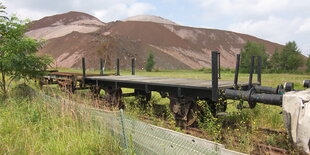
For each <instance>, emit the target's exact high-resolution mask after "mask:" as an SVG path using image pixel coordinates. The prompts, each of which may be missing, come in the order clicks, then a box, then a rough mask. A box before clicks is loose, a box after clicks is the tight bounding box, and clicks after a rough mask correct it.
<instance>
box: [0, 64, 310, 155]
mask: <svg viewBox="0 0 310 155" xmlns="http://www.w3.org/2000/svg"><path fill="white" fill-rule="evenodd" d="M60 70H61V71H65V72H81V71H80V70H73V69H60ZM114 72H115V71H106V73H114ZM88 73H99V71H88ZM130 74H131V73H130V71H121V75H130ZM136 75H144V76H165V77H176V78H196V79H206V80H210V79H211V73H210V72H209V71H208V70H203V71H198V70H193V71H187V70H178V71H157V72H145V71H137V72H136ZM221 76H222V79H221V80H231V81H232V80H233V79H234V73H233V72H231V71H225V72H222V73H221ZM253 79H254V80H253V81H254V82H255V81H256V75H255V76H254V78H253ZM305 79H310V75H308V74H263V75H262V83H263V85H264V86H272V87H276V86H277V85H278V84H283V83H284V82H288V81H289V82H294V83H295V88H296V89H302V81H303V80H305ZM239 81H244V82H246V81H248V74H240V76H239ZM34 87H37V86H34ZM50 88H52V89H54V90H57V89H58V88H57V86H46V87H45V89H46V90H49V89H50ZM37 91H39V90H37ZM131 91H132V90H131V89H126V88H123V92H131ZM55 92H58V93H65V92H61V91H58V90H57V91H55ZM102 93H104V92H102ZM88 94H89V91H88V90H82V91H77V92H76V94H74V95H73V97H71V98H72V99H73V100H76V101H80V100H86V101H87V102H84V103H88V104H90V105H95V102H94V101H93V100H92V99H91V98H90V97H89V96H90V95H88ZM3 101H4V102H3V103H2V104H1V106H0V115H1V121H0V124H1V126H0V138H1V140H0V146H3V147H2V148H0V153H9V154H16V153H26V154H28V153H34V154H36V153H39V154H41V153H43V154H50V153H51V152H55V151H56V152H59V153H60V154H75V153H86V154H93V153H94V154H97V153H99V154H106V152H105V151H108V152H109V151H115V152H116V153H115V154H118V153H119V151H120V150H119V148H118V146H116V145H111V144H113V143H111V142H109V140H107V138H108V139H109V138H111V137H110V135H108V134H103V135H98V133H96V132H94V131H93V130H94V128H93V125H91V124H88V123H85V122H83V121H78V122H79V123H81V124H79V125H77V123H76V120H74V119H72V117H71V116H70V114H68V117H67V115H66V117H64V116H62V115H57V114H50V113H51V112H50V111H49V110H47V109H46V108H42V107H40V106H39V105H40V104H42V101H40V99H36V100H35V101H33V100H31V101H29V100H25V99H22V100H20V99H17V98H16V96H12V98H11V99H9V100H3ZM124 101H125V104H126V107H127V109H126V113H128V114H130V115H132V116H134V117H136V118H138V119H140V120H142V121H146V122H148V123H152V124H155V125H158V126H162V127H165V128H170V129H173V130H176V131H179V132H184V133H190V134H192V135H195V136H198V137H201V138H205V139H208V140H212V141H215V142H219V143H222V144H224V145H225V146H226V148H228V149H233V150H236V151H240V152H245V153H251V152H253V151H257V146H256V145H257V144H265V145H271V146H275V147H279V148H283V149H286V150H289V151H290V153H298V152H296V149H295V148H294V147H293V146H292V145H291V143H290V142H289V137H288V135H287V134H286V129H285V127H284V124H283V119H282V115H281V114H280V112H281V107H278V106H270V105H263V104H258V105H257V107H256V108H255V109H243V110H238V109H236V106H237V104H238V102H232V101H230V102H229V105H228V110H227V112H228V115H226V116H221V117H218V118H214V117H212V116H211V115H206V116H205V117H204V119H203V120H199V121H198V122H199V123H198V129H199V131H201V132H199V133H195V132H192V130H191V129H184V130H181V129H180V128H177V127H175V126H174V118H173V116H172V115H171V113H170V112H169V108H168V105H169V100H168V99H166V98H164V99H163V98H161V97H160V95H159V94H158V93H156V92H154V93H152V99H151V101H150V106H149V107H147V110H143V109H142V108H141V107H140V106H139V100H137V99H135V97H128V98H125V99H124ZM32 103H35V104H32ZM93 103H94V104H93ZM156 105H164V107H165V108H164V109H162V111H158V109H156V108H154V107H157V106H156ZM95 106H96V105H95ZM37 117H38V118H37ZM145 118H147V119H145ZM32 119H35V122H33V120H32ZM82 126H83V127H82ZM84 126H85V127H84ZM46 128H48V130H47V129H46ZM264 129H271V130H274V131H276V132H266V131H265V130H264ZM73 131H74V132H73ZM76 131H78V132H76ZM65 132H70V133H72V134H69V135H66V134H64V133H65ZM278 132H279V133H278ZM17 137H19V138H17ZM85 137H89V138H86V139H85ZM98 137H99V138H98ZM100 137H102V138H100ZM16 139H18V141H16ZM47 140H48V141H49V143H46V141H47ZM63 141H65V143H67V145H66V144H65V143H64V142H63ZM82 141H88V143H89V145H88V144H85V143H82ZM108 144H109V145H108ZM71 146H76V147H75V148H74V149H69V150H68V148H71ZM93 146H94V147H93ZM106 146H108V147H106ZM98 147H100V148H103V149H102V150H98V149H97V148H98Z"/></svg>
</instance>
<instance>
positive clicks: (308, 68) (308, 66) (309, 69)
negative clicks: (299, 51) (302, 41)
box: [306, 55, 310, 72]
mask: <svg viewBox="0 0 310 155" xmlns="http://www.w3.org/2000/svg"><path fill="white" fill-rule="evenodd" d="M306 65H307V71H308V72H310V55H308V58H307V62H306Z"/></svg>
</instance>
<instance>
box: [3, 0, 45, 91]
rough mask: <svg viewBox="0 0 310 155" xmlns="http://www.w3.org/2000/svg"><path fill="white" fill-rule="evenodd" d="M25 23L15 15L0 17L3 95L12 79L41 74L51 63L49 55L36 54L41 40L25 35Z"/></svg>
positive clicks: (33, 76) (27, 77) (26, 22)
mask: <svg viewBox="0 0 310 155" xmlns="http://www.w3.org/2000/svg"><path fill="white" fill-rule="evenodd" d="M0 5H1V6H2V4H0ZM0 8H3V9H4V8H5V7H0ZM3 9H2V10H3ZM27 24H28V21H25V20H19V19H18V18H17V17H15V16H12V17H6V18H0V74H1V75H0V76H1V79H0V90H1V91H2V93H4V94H5V95H6V94H7V92H8V88H9V86H10V84H11V82H12V81H13V80H18V79H21V78H23V79H26V80H27V79H30V78H36V77H38V76H41V75H43V74H44V72H43V71H44V70H45V69H46V68H47V66H48V64H49V63H51V59H50V58H49V57H47V56H38V55H36V52H37V50H38V48H39V47H40V45H41V43H42V42H39V41H37V40H34V39H31V38H28V37H27V36H26V35H25V32H26V30H27V26H26V25H27Z"/></svg>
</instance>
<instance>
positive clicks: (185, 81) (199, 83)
mask: <svg viewBox="0 0 310 155" xmlns="http://www.w3.org/2000/svg"><path fill="white" fill-rule="evenodd" d="M86 79H90V80H98V81H114V82H131V83H135V82H138V83H145V84H158V85H161V84H162V85H180V86H190V87H206V88H211V87H212V82H211V80H205V79H189V78H171V77H152V76H136V75H134V76H133V75H125V76H92V77H87V78H86ZM246 84H247V83H245V82H243V83H242V82H239V85H246ZM218 85H219V87H232V86H233V81H219V83H218Z"/></svg>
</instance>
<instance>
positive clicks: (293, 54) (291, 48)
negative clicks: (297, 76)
mask: <svg viewBox="0 0 310 155" xmlns="http://www.w3.org/2000/svg"><path fill="white" fill-rule="evenodd" d="M303 64H304V61H303V58H302V56H301V52H300V50H299V49H298V47H297V44H296V42H295V41H292V42H291V41H290V42H288V43H286V44H285V46H284V48H283V50H282V52H281V53H280V54H279V64H278V66H279V68H280V69H281V70H295V69H297V68H298V67H300V66H302V65H303Z"/></svg>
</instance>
